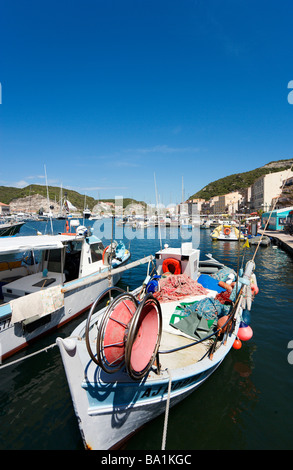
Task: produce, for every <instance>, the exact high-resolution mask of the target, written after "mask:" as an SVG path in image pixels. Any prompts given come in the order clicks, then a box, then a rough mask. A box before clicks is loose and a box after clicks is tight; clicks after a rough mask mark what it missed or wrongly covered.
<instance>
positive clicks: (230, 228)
mask: <svg viewBox="0 0 293 470" xmlns="http://www.w3.org/2000/svg"><path fill="white" fill-rule="evenodd" d="M211 238H212V239H213V240H225V241H237V240H244V238H245V237H244V235H243V233H242V232H241V231H240V230H239V229H238V228H237V227H236V225H232V224H225V223H224V224H221V225H218V226H217V227H216V228H215V229H214V230H213V231H212V233H211Z"/></svg>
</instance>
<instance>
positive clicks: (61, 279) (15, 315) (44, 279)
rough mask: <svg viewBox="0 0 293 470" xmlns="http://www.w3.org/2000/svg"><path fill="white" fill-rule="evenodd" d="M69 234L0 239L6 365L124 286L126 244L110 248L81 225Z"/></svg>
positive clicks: (0, 338)
mask: <svg viewBox="0 0 293 470" xmlns="http://www.w3.org/2000/svg"><path fill="white" fill-rule="evenodd" d="M67 227H69V225H68V222H67ZM74 228H76V230H74ZM69 230H70V231H69ZM69 230H68V231H67V230H65V233H62V234H58V235H34V236H18V237H5V238H0V297H2V300H3V302H4V303H2V304H0V344H1V348H0V359H5V358H7V357H9V356H11V355H12V354H14V353H15V352H17V351H18V350H20V349H22V348H24V347H25V346H27V345H28V344H29V343H30V342H31V341H33V340H36V339H37V338H38V337H40V336H42V335H44V334H45V333H48V332H49V331H51V330H52V329H54V328H57V327H60V326H61V325H63V324H64V323H67V322H69V321H70V320H72V319H73V318H75V317H76V316H77V315H79V314H80V313H82V312H83V311H84V310H86V309H87V308H89V307H90V305H91V304H92V303H93V301H94V299H95V298H96V296H97V294H99V293H100V292H102V291H103V290H104V289H105V288H106V287H108V286H109V282H110V284H115V283H117V282H118V280H119V278H120V274H117V273H116V271H115V268H117V267H119V266H121V265H123V264H125V263H126V262H127V261H128V259H129V258H130V253H129V251H128V250H126V249H125V246H124V244H123V243H122V242H119V243H118V242H113V243H112V244H111V245H110V246H108V247H104V246H103V244H102V242H101V240H100V239H99V238H97V237H96V236H95V235H92V234H91V233H90V232H89V229H87V228H86V227H84V226H79V222H78V221H74V220H72V221H71V227H69ZM109 276H110V277H109Z"/></svg>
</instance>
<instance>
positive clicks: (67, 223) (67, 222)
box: [65, 220, 69, 233]
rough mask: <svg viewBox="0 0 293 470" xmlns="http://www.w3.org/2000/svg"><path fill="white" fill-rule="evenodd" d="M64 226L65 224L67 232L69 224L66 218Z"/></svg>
mask: <svg viewBox="0 0 293 470" xmlns="http://www.w3.org/2000/svg"><path fill="white" fill-rule="evenodd" d="M65 226H66V232H67V233H68V232H69V224H68V220H66V224H65Z"/></svg>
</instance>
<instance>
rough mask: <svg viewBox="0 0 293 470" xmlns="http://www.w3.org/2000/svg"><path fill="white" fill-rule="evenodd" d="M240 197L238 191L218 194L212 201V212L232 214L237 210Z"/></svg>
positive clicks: (241, 197)
mask: <svg viewBox="0 0 293 470" xmlns="http://www.w3.org/2000/svg"><path fill="white" fill-rule="evenodd" d="M242 199H243V196H242V195H241V194H240V192H238V191H233V192H232V193H228V194H223V195H221V196H218V198H217V200H216V201H215V202H214V213H215V214H229V215H234V214H235V213H236V212H237V211H238V209H239V205H240V203H241V201H242Z"/></svg>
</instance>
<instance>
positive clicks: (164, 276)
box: [56, 243, 256, 450]
mask: <svg viewBox="0 0 293 470" xmlns="http://www.w3.org/2000/svg"><path fill="white" fill-rule="evenodd" d="M199 258H200V252H199V250H197V249H194V248H193V247H192V244H191V243H182V246H181V247H180V248H169V247H168V245H165V246H164V248H163V249H161V250H160V251H158V252H157V253H156V255H155V257H152V256H151V258H150V259H143V260H140V262H139V264H142V263H143V262H146V261H148V262H149V264H148V270H147V276H146V279H145V281H144V282H143V283H142V285H140V286H138V288H137V289H135V290H134V291H132V292H125V291H123V290H122V289H118V288H117V287H114V288H108V289H106V290H105V291H104V292H103V293H102V294H101V295H100V296H98V297H97V299H96V300H95V302H94V304H93V305H92V307H91V310H90V312H89V315H88V318H87V320H86V321H84V322H82V323H81V324H80V325H79V326H78V327H77V328H76V329H75V330H74V331H73V332H72V334H71V336H69V337H67V338H65V339H62V338H57V341H56V342H57V344H58V346H59V349H60V353H61V357H62V361H63V365H64V369H65V373H66V377H67V381H68V385H69V389H70V392H71V397H72V401H73V406H74V410H75V413H76V416H77V420H78V423H79V427H80V431H81V436H82V439H83V442H84V446H85V448H87V449H94V450H98V449H103V450H109V449H117V448H120V447H121V445H122V444H123V443H124V442H125V440H127V439H128V438H129V437H130V436H131V435H132V434H133V433H135V432H136V431H137V430H138V429H139V428H141V427H142V426H143V425H144V424H145V423H147V422H148V421H150V420H152V419H154V418H155V417H156V416H158V415H160V414H162V413H166V416H167V413H168V411H169V408H170V407H171V406H173V405H176V404H177V403H178V402H180V401H181V400H183V399H184V398H185V397H187V396H188V395H189V394H190V393H192V392H193V391H194V390H195V389H197V388H198V387H199V386H200V385H201V384H202V383H204V381H205V380H207V379H208V377H209V376H210V375H211V374H212V373H213V372H214V371H215V370H216V369H217V368H218V367H219V365H220V364H221V362H222V361H223V360H224V359H225V357H226V356H227V354H228V353H229V351H230V349H231V348H232V347H233V346H234V347H235V348H237V347H239V342H240V341H239V339H238V336H240V334H239V331H240V329H241V328H243V325H245V328H248V329H249V328H250V327H249V325H246V324H245V323H244V321H243V315H244V312H246V311H247V310H246V309H248V310H249V309H250V308H251V301H252V300H253V297H254V293H255V288H256V277H255V274H254V270H255V264H254V261H252V260H251V261H248V262H247V264H246V267H245V270H244V272H241V271H238V272H237V273H236V272H235V271H234V270H233V269H231V268H228V267H226V266H224V265H223V264H222V263H219V262H218V261H217V260H214V259H213V258H212V256H211V255H209V257H208V260H207V263H203V264H202V263H200V259H199ZM150 263H152V264H153V270H152V272H151V273H150ZM212 268H213V269H214V272H213V273H212V274H206V271H205V269H212ZM117 294H118V295H117ZM108 295H111V300H110V302H109V304H108V306H106V307H104V308H102V309H97V305H98V304H99V302H100V300H101V299H102V298H106V299H107V298H108ZM251 331H252V330H251ZM248 337H249V335H248V334H247V330H246V339H248ZM166 421H167V420H165V422H166ZM162 434H163V443H162V449H164V448H165V443H166V436H167V428H166V427H164V430H163V433H162Z"/></svg>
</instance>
